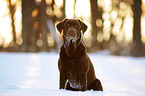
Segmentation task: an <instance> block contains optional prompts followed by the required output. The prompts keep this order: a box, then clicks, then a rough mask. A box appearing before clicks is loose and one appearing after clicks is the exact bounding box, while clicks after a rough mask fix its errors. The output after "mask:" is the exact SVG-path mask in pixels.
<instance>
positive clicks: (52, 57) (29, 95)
mask: <svg viewBox="0 0 145 96" xmlns="http://www.w3.org/2000/svg"><path fill="white" fill-rule="evenodd" d="M89 57H90V58H91V61H92V62H93V65H94V68H95V72H96V76H97V78H99V79H100V80H101V82H102V85H103V88H104V91H103V92H101V91H93V90H90V91H85V92H81V91H68V90H59V71H58V66H57V62H58V58H59V55H58V53H45V52H44V53H43V52H42V53H5V52H2V53H0V96H145V58H144V57H140V58H135V57H129V56H125V57H124V56H112V55H109V54H104V53H101V52H100V53H94V54H89Z"/></svg>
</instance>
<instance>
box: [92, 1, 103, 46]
mask: <svg viewBox="0 0 145 96" xmlns="http://www.w3.org/2000/svg"><path fill="white" fill-rule="evenodd" d="M97 1H98V0H90V5H91V25H92V38H93V41H92V46H93V48H95V49H96V47H97V46H98V45H97V44H98V42H97V34H98V32H101V31H102V27H97V26H96V20H97V19H100V20H102V12H101V11H100V10H99V8H98V3H97Z"/></svg>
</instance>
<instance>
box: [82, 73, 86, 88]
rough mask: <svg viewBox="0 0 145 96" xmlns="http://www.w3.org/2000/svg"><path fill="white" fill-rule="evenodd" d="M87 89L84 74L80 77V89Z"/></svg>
mask: <svg viewBox="0 0 145 96" xmlns="http://www.w3.org/2000/svg"><path fill="white" fill-rule="evenodd" d="M86 90H87V76H86V75H84V76H82V77H81V91H86Z"/></svg>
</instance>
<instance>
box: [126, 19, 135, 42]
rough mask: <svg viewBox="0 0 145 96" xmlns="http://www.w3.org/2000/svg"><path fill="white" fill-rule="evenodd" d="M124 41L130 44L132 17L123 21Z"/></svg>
mask: <svg viewBox="0 0 145 96" xmlns="http://www.w3.org/2000/svg"><path fill="white" fill-rule="evenodd" d="M124 31H125V39H126V40H127V41H128V42H130V41H131V40H132V36H133V33H132V32H133V19H132V17H126V18H125V20H124Z"/></svg>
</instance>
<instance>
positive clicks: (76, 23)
mask: <svg viewBox="0 0 145 96" xmlns="http://www.w3.org/2000/svg"><path fill="white" fill-rule="evenodd" d="M56 27H57V29H58V31H59V32H60V33H61V32H62V31H63V44H64V47H65V51H66V53H67V55H68V56H69V57H72V56H73V55H74V52H75V50H76V49H77V46H78V45H79V44H80V42H81V37H82V34H84V33H85V31H86V30H87V25H86V24H85V23H83V22H82V21H81V20H79V19H64V20H62V21H61V22H60V23H58V24H57V26H56Z"/></svg>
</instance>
